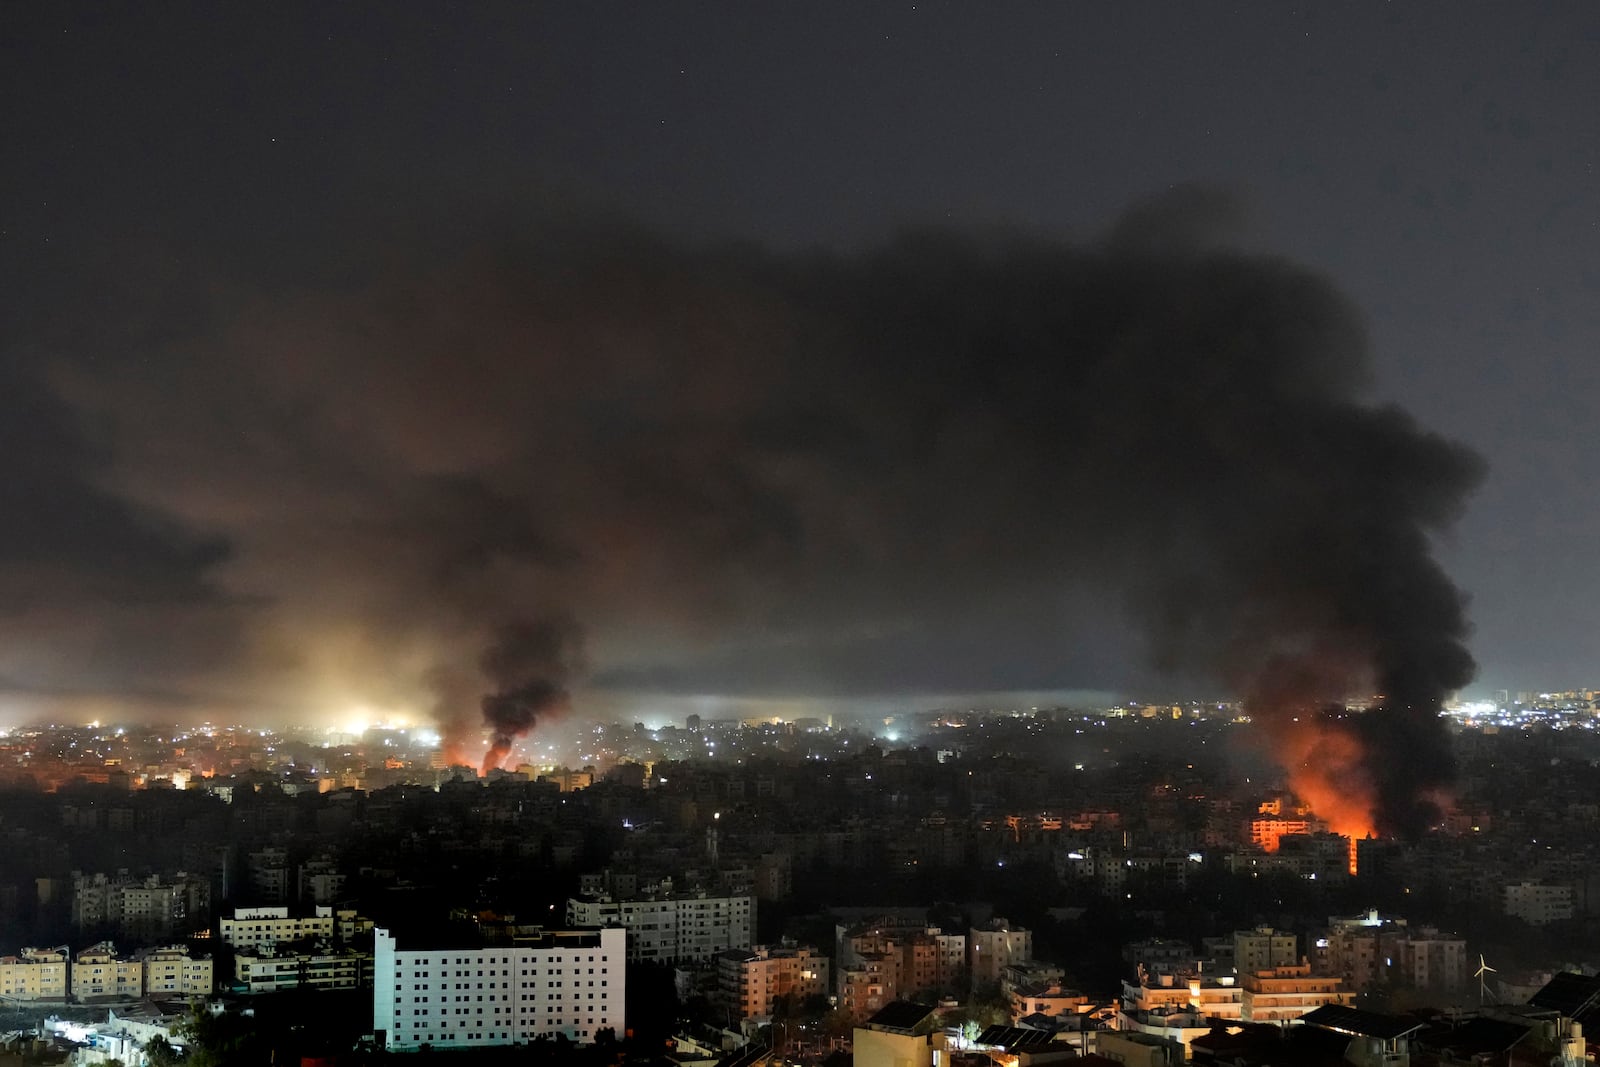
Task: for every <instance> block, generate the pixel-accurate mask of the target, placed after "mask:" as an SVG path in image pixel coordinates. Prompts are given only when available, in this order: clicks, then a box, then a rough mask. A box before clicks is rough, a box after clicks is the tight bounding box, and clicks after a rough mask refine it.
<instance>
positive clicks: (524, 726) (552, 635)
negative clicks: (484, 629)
mask: <svg viewBox="0 0 1600 1067" xmlns="http://www.w3.org/2000/svg"><path fill="white" fill-rule="evenodd" d="M480 666H481V667H482V668H483V672H484V674H485V675H486V676H487V677H488V678H489V680H490V681H491V682H492V683H493V684H494V685H496V686H497V687H498V688H497V690H496V691H495V692H493V693H491V694H489V695H488V696H486V697H484V698H483V701H482V708H483V721H484V723H485V725H487V726H488V727H489V730H490V732H491V734H492V738H491V740H490V743H489V751H488V752H487V753H486V754H485V755H484V758H483V766H482V769H481V772H480V773H482V774H488V773H489V772H490V771H491V770H493V769H494V768H496V767H498V766H500V764H501V763H502V762H503V761H504V760H505V758H506V756H507V755H508V754H510V752H511V746H512V744H514V743H515V742H516V740H517V738H519V737H523V736H525V735H526V734H527V733H528V731H530V730H532V729H533V727H534V726H535V725H536V724H537V723H538V722H539V720H540V719H542V718H546V717H549V716H551V715H557V714H560V713H562V712H565V711H566V710H567V709H568V708H569V706H570V704H571V694H570V693H568V691H567V683H568V681H569V680H570V679H571V678H573V677H574V676H575V675H577V674H578V673H579V672H580V671H581V670H582V669H583V634H582V631H581V630H580V629H579V628H578V625H577V623H576V622H574V621H573V620H572V619H570V618H567V617H558V618H550V619H539V620H522V621H518V622H512V623H508V624H506V625H504V626H501V627H500V628H499V629H497V630H496V631H495V634H494V643H493V644H492V645H491V646H490V647H489V648H488V649H487V650H486V651H485V652H484V654H483V659H482V661H481V662H480Z"/></svg>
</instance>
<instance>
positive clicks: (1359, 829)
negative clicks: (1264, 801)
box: [1276, 716, 1374, 874]
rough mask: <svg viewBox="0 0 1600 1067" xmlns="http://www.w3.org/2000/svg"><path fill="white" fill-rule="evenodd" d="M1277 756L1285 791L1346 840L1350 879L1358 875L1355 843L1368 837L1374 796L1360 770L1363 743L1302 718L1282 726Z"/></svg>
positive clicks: (1329, 725)
mask: <svg viewBox="0 0 1600 1067" xmlns="http://www.w3.org/2000/svg"><path fill="white" fill-rule="evenodd" d="M1281 725H1282V727H1283V728H1282V729H1280V730H1278V731H1276V733H1277V738H1276V739H1277V743H1278V744H1277V747H1278V756H1279V758H1280V759H1281V760H1282V761H1283V764H1284V770H1285V772H1287V774H1288V776H1289V788H1291V789H1292V790H1294V793H1295V795H1296V796H1297V797H1299V798H1300V799H1301V800H1302V801H1304V802H1305V803H1306V804H1308V805H1309V806H1310V808H1311V810H1312V811H1313V812H1315V813H1316V815H1317V817H1318V818H1319V819H1321V820H1322V821H1323V822H1324V823H1326V824H1327V826H1328V829H1330V830H1332V831H1333V832H1334V833H1336V834H1341V835H1343V836H1345V837H1348V838H1349V839H1350V873H1351V874H1355V873H1356V842H1357V841H1359V840H1360V839H1362V838H1364V837H1371V836H1372V835H1373V832H1374V828H1373V820H1372V808H1373V796H1372V789H1371V784H1370V782H1369V781H1368V780H1367V776H1366V774H1365V772H1364V770H1363V767H1362V750H1361V743H1360V741H1359V740H1357V739H1356V738H1355V737H1354V736H1352V735H1351V734H1349V733H1347V732H1345V731H1343V730H1340V729H1339V728H1338V727H1337V725H1336V724H1334V723H1329V722H1325V721H1318V720H1317V719H1316V718H1314V717H1312V716H1300V717H1299V718H1298V719H1295V720H1293V721H1291V722H1289V723H1285V724H1281Z"/></svg>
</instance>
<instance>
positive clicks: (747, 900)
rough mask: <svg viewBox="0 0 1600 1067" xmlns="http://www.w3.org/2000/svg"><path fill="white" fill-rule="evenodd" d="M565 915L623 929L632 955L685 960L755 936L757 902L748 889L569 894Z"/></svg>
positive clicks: (577, 922)
mask: <svg viewBox="0 0 1600 1067" xmlns="http://www.w3.org/2000/svg"><path fill="white" fill-rule="evenodd" d="M566 918H567V925H569V926H574V927H583V926H620V927H622V928H624V929H626V930H627V931H628V938H627V954H628V958H629V959H630V960H635V961H639V960H646V961H652V962H657V963H683V962H689V961H695V960H711V959H712V958H714V957H715V956H716V955H717V953H719V952H724V951H726V950H728V949H730V948H746V947H748V946H749V945H750V943H751V942H752V941H753V940H755V926H756V903H755V897H753V896H751V895H749V894H742V895H738V896H722V897H713V896H707V895H705V894H684V895H675V894H664V895H662V896H661V897H659V898H657V897H644V898H636V899H627V900H614V899H612V898H611V897H610V896H608V895H604V894H602V895H598V896H592V897H573V898H570V899H569V900H568V901H567V917H566Z"/></svg>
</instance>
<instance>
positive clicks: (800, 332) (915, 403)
mask: <svg viewBox="0 0 1600 1067" xmlns="http://www.w3.org/2000/svg"><path fill="white" fill-rule="evenodd" d="M0 47H3V55H0V94H3V95H0V98H3V99H4V100H5V101H6V103H5V105H4V106H0V124H3V125H0V130H3V142H0V156H3V160H0V182H3V187H0V192H3V201H0V203H3V212H4V213H3V218H0V314H3V318H0V344H3V350H0V721H3V720H5V719H7V718H16V717H19V716H21V715H24V714H31V713H37V712H44V711H52V710H60V709H71V710H74V711H77V710H90V709H92V710H94V711H96V712H97V713H103V714H115V713H117V712H120V711H124V710H126V711H129V712H131V713H138V714H148V715H152V716H157V717H162V718H166V717H170V716H169V713H170V714H184V715H197V714H201V713H206V714H211V715H220V716H227V715H230V714H236V713H251V714H258V715H267V714H272V715H277V716H280V717H286V718H291V719H307V718H313V717H316V716H339V715H344V714H347V713H348V711H349V709H351V708H354V707H358V706H367V707H370V708H373V709H375V710H384V709H406V710H413V711H418V712H427V711H429V710H431V709H437V710H438V711H439V712H441V713H442V715H443V717H444V718H446V719H450V718H452V717H454V716H457V715H460V714H461V711H460V709H462V708H466V709H467V711H466V713H465V714H466V715H467V716H468V717H469V718H470V717H471V716H473V715H475V714H476V710H477V706H478V701H479V699H480V697H481V696H482V695H483V694H484V693H485V692H486V691H488V690H490V689H496V688H499V689H502V690H508V691H515V690H518V689H519V688H521V687H523V683H524V682H525V681H526V680H525V679H517V678H500V677H498V676H497V674H498V668H497V667H496V666H495V665H503V664H508V663H509V664H515V663H520V662H523V661H524V660H525V659H526V656H524V655H522V654H521V653H519V652H517V651H516V650H515V649H512V650H509V651H508V650H507V649H506V648H505V647H504V646H503V645H502V644H498V643H497V641H498V637H497V635H504V634H506V633H517V632H525V633H526V632H549V627H550V626H551V625H559V627H560V632H561V633H562V634H563V635H566V636H565V637H564V638H563V642H564V643H563V645H562V649H563V652H562V655H561V656H560V657H558V658H559V660H560V663H561V665H562V668H561V671H560V672H559V673H561V674H562V675H563V677H560V678H556V679H555V680H554V682H555V684H558V685H560V686H567V685H571V686H574V687H575V688H576V695H577V698H578V701H579V702H580V704H581V705H582V706H584V707H586V708H587V709H590V710H593V711H596V712H599V713H603V714H613V713H614V714H618V715H643V714H646V713H648V712H650V711H651V710H652V709H665V710H670V712H671V713H672V714H674V715H681V714H682V713H683V712H684V710H685V709H686V708H693V707H696V706H698V704H697V701H699V700H701V699H703V698H712V697H717V696H729V697H735V698H739V699H749V700H759V701H763V702H765V703H763V704H762V706H763V707H772V706H785V707H803V706H806V702H807V701H811V700H819V699H820V700H827V701H837V702H843V703H845V704H848V703H849V702H852V701H856V700H861V701H864V702H870V703H871V704H872V705H873V706H874V707H880V706H906V707H916V706H923V705H926V704H928V703H930V702H934V701H936V700H938V699H940V698H942V696H943V695H946V694H953V693H978V692H986V691H994V690H1027V691H1041V690H1057V689H1090V688H1093V689H1110V690H1126V689H1129V688H1130V687H1137V688H1141V689H1142V690H1143V691H1157V690H1159V691H1163V692H1182V691H1188V692H1197V693H1199V692H1220V691H1222V690H1223V689H1226V688H1232V689H1234V690H1239V689H1241V688H1248V687H1249V686H1250V685H1252V684H1256V683H1258V682H1259V680H1260V679H1261V677H1262V672H1263V670H1267V669H1268V668H1270V667H1271V666H1272V665H1273V664H1274V663H1275V662H1276V661H1275V660H1274V657H1276V656H1278V655H1279V654H1280V653H1282V652H1283V651H1284V650H1283V648H1282V647H1279V645H1278V644H1275V643H1274V642H1275V641H1279V638H1278V637H1277V636H1274V637H1273V638H1272V639H1264V638H1263V636H1262V635H1264V634H1268V635H1281V634H1284V633H1290V634H1291V635H1292V640H1291V641H1290V643H1291V644H1294V645H1295V649H1294V651H1296V652H1303V651H1305V649H1306V648H1312V649H1314V650H1315V651H1316V652H1317V654H1318V656H1319V657H1321V658H1322V659H1324V660H1325V659H1327V658H1330V657H1331V658H1333V659H1341V658H1343V657H1346V656H1348V657H1350V658H1353V659H1356V660H1359V661H1360V663H1361V668H1360V670H1359V671H1358V672H1357V673H1358V674H1359V673H1360V672H1361V671H1366V672H1369V673H1373V674H1375V675H1377V676H1379V677H1378V678H1374V679H1372V680H1373V681H1374V683H1375V684H1376V683H1378V682H1379V681H1380V680H1385V681H1384V684H1389V685H1397V686H1400V687H1401V688H1405V687H1408V686H1411V685H1412V682H1413V681H1415V685H1416V687H1418V688H1419V689H1420V690H1421V691H1426V692H1432V691H1433V689H1435V688H1438V687H1440V686H1445V687H1448V686H1449V685H1450V684H1451V683H1452V681H1453V680H1454V679H1456V678H1457V677H1459V676H1461V675H1462V673H1463V671H1464V668H1463V667H1462V665H1461V663H1460V662H1459V661H1458V660H1459V657H1458V656H1457V655H1456V651H1457V649H1458V646H1456V645H1455V644H1454V643H1453V642H1454V639H1455V637H1456V636H1458V635H1457V634H1456V633H1454V632H1452V627H1458V624H1459V606H1458V605H1457V604H1456V603H1455V601H1454V599H1453V597H1451V596H1450V595H1449V589H1448V585H1447V584H1441V582H1440V579H1441V576H1440V575H1439V574H1438V573H1437V571H1436V569H1433V568H1432V565H1431V564H1429V563H1428V562H1427V553H1426V547H1427V544H1428V541H1427V540H1426V539H1430V538H1431V539H1433V543H1434V544H1435V545H1436V546H1437V549H1438V558H1439V560H1440V561H1441V562H1442V564H1443V567H1444V570H1445V571H1446V572H1448V574H1449V575H1450V577H1451V578H1453V579H1454V581H1455V583H1456V584H1457V585H1459V586H1460V587H1461V588H1462V589H1463V590H1464V591H1465V592H1466V593H1467V594H1468V595H1469V596H1470V598H1471V602H1470V607H1469V608H1468V614H1469V616H1470V619H1471V622H1472V624H1473V626H1474V628H1475V632H1474V633H1473V634H1472V636H1471V637H1470V639H1469V640H1468V642H1467V643H1468V645H1469V646H1470V648H1471V651H1472V653H1473V654H1474V656H1475V657H1476V659H1477V660H1478V664H1479V680H1478V683H1477V684H1478V685H1479V686H1480V687H1482V688H1485V689H1488V688H1501V687H1505V688H1511V689H1518V688H1531V687H1548V686H1568V685H1580V684H1590V685H1593V684H1597V683H1596V679H1600V654H1597V653H1600V626H1597V624H1596V618H1597V613H1600V608H1597V607H1596V605H1597V604H1600V494H1597V493H1596V492H1595V488H1594V487H1595V486H1597V485H1600V433H1596V431H1595V428H1594V412H1595V410H1596V409H1597V402H1600V352H1597V346H1600V109H1597V108H1596V107H1595V101H1596V100H1600V8H1597V7H1596V6H1595V5H1593V4H1591V3H1588V2H1586V0H1573V2H1570V3H1556V4H1545V5H1534V4H1458V3H1449V4H1445V3H1439V4H1376V3H1364V4H1349V5H1345V4H1341V5H1319V4H1311V5H1303V6H1297V5H1289V4H1280V3H1260V4H1238V5H1227V6H1224V5H1221V4H1182V5H1180V4H1176V3H1173V4H1116V5H1110V4H1104V5H1082V4H1060V5H1054V4H1052V5H1035V4H1029V5H1021V4H1018V5H1014V6H1013V5H992V4H982V5H978V4H969V5H944V4H927V3H917V4H914V5H913V4H861V3H848V4H843V3H842V4H814V3H813V4H804V5H765V4H762V5H749V4H732V3H728V4H638V5H601V4H554V3H552V4H463V5H454V4H444V3H426V4H425V3H417V4H405V5H377V4H373V5H324V4H308V5H304V6H300V7H298V8H296V7H293V6H290V5H245V4H235V5H218V4H195V5H192V6H186V5H183V4H179V3H164V4H144V5H125V6H120V7H115V8H113V7H111V6H109V5H77V6H74V5H65V4H62V5H56V4H26V5H25V4H8V5H6V6H5V7H4V8H3V10H0ZM907 231H912V232H911V233H910V235H907ZM1390 405H1395V406H1397V407H1398V408H1400V409H1404V411H1406V412H1409V413H1410V415H1411V416H1413V417H1414V418H1415V423H1412V422H1411V421H1409V420H1408V419H1407V418H1406V417H1405V416H1402V415H1401V414H1399V413H1398V412H1397V411H1396V410H1394V409H1393V408H1391V407H1389V406H1390ZM1435 434H1436V435H1438V436H1433V435H1435ZM1450 442H1459V443H1461V444H1462V445H1465V446H1467V448H1469V449H1470V450H1471V451H1472V452H1475V453H1477V455H1478V456H1480V457H1481V458H1482V460H1483V461H1484V462H1483V464H1481V465H1480V464H1479V463H1478V462H1477V461H1476V460H1474V459H1473V458H1472V456H1471V455H1470V454H1469V453H1468V452H1467V451H1466V450H1465V449H1461V448H1457V447H1456V446H1455V445H1454V444H1451V443H1450ZM1474 485H1476V489H1475V491H1473V486H1474ZM1463 501H1464V502H1465V505H1464V510H1463V508H1462V504H1463ZM1458 515H1459V518H1458ZM1452 524H1453V525H1452ZM1374 545H1376V546H1380V547H1378V548H1374V549H1373V550H1372V551H1370V552H1369V551H1367V548H1368V547H1370V546H1374ZM1330 546H1331V548H1330ZM1397 558H1398V559H1400V560H1401V562H1400V564H1399V569H1398V570H1394V569H1392V568H1391V567H1390V566H1389V563H1390V562H1392V561H1393V560H1395V559H1397ZM1392 575H1399V577H1394V578H1393V580H1392V581H1391V580H1390V579H1389V576H1392ZM1352 577H1356V578H1359V579H1360V582H1359V583H1358V584H1359V588H1361V589H1365V588H1372V589H1375V590H1377V592H1375V594H1374V598H1373V599H1372V600H1368V599H1364V598H1363V597H1361V596H1358V595H1349V594H1350V587H1351V581H1350V579H1352ZM1418 582H1420V583H1421V584H1420V585H1418V584H1417V583H1418ZM1435 594H1439V595H1438V596H1435ZM1374 602H1378V603H1381V604H1382V605H1383V606H1382V608H1381V610H1380V609H1378V608H1373V607H1372V604H1373V603H1374ZM1196 603H1201V604H1204V605H1205V606H1204V607H1199V608H1195V607H1189V608H1185V607H1184V605H1185V604H1189V605H1193V604H1196ZM1418 605H1420V606H1418ZM1414 607H1415V609H1416V610H1415V611H1413V608H1414ZM1419 619H1421V620H1423V621H1424V622H1425V623H1426V630H1427V632H1426V634H1424V633H1423V632H1422V626H1423V624H1422V623H1419V622H1418V620H1419ZM553 620H554V622H553ZM519 627H520V628H521V629H520V630H519ZM1380 631H1381V633H1380ZM1375 635H1377V636H1375ZM1391 636H1392V637H1394V638H1395V640H1397V641H1398V644H1397V645H1393V646H1392V647H1394V648H1398V649H1400V650H1401V651H1399V652H1395V653H1394V655H1395V656H1398V657H1399V659H1401V660H1403V661H1404V662H1403V663H1401V662H1394V663H1385V662H1382V661H1383V660H1384V654H1381V653H1379V652H1377V651H1375V650H1374V647H1373V646H1375V645H1379V644H1383V645H1385V646H1386V647H1390V646H1389V644H1388V643H1389V642H1390V638H1391ZM1280 643H1281V642H1280ZM1441 643H1442V646H1448V647H1441ZM536 658H538V657H536ZM543 658H544V659H549V658H550V657H548V656H546V657H543ZM1374 659H1376V660H1377V661H1379V662H1376V663H1374ZM1419 664H1424V665H1419ZM1407 671H1410V672H1411V675H1408V676H1407V678H1408V679H1409V680H1399V681H1397V680H1396V678H1397V674H1405V673H1406V672H1407ZM1269 673H1270V672H1269ZM566 675H570V677H567V676H566ZM1421 675H1427V678H1426V679H1425V680H1415V679H1414V678H1412V676H1421ZM771 702H776V703H775V704H774V703H771ZM788 702H792V703H788ZM830 706H833V705H830Z"/></svg>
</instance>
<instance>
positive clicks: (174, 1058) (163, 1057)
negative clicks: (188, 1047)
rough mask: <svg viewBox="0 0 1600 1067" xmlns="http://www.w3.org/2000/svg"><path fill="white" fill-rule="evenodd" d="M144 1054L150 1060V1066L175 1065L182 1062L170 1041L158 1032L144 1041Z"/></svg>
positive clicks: (165, 1066)
mask: <svg viewBox="0 0 1600 1067" xmlns="http://www.w3.org/2000/svg"><path fill="white" fill-rule="evenodd" d="M144 1054H145V1056H146V1057H147V1058H148V1059H149V1060H150V1067H176V1065H177V1064H178V1063H180V1062H182V1059H181V1057H180V1056H179V1055H178V1050H177V1049H175V1048H173V1047H172V1042H170V1041H168V1040H167V1039H166V1038H164V1037H162V1036H161V1035H160V1034H157V1035H156V1036H155V1037H152V1038H151V1039H150V1040H149V1041H146V1042H145V1043H144Z"/></svg>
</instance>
